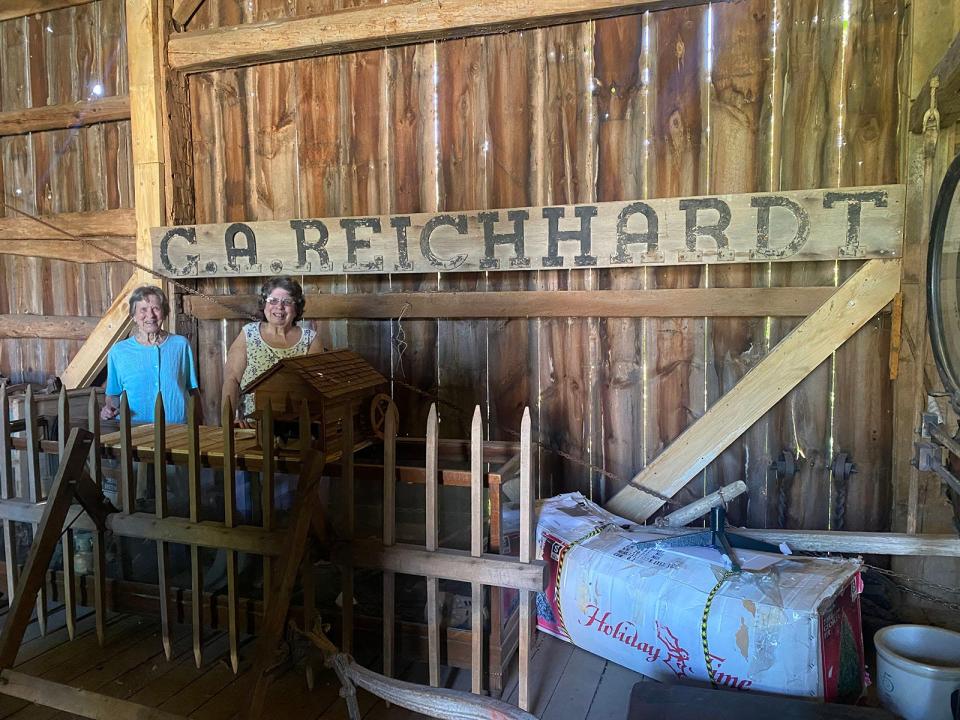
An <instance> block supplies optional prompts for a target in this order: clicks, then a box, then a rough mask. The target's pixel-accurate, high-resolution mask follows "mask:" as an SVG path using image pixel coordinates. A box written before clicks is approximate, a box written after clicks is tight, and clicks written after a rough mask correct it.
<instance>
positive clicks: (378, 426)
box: [370, 393, 400, 440]
mask: <svg viewBox="0 0 960 720" xmlns="http://www.w3.org/2000/svg"><path fill="white" fill-rule="evenodd" d="M391 411H392V412H393V419H394V421H395V423H396V425H399V424H400V413H399V412H397V406H396V405H394V404H393V398H391V397H390V396H389V395H387V394H386V393H377V394H376V395H374V396H373V400H371V401H370V427H371V428H372V429H373V434H374V435H376V436H377V439H378V440H383V437H384V431H385V430H386V427H387V412H391ZM396 425H395V427H396Z"/></svg>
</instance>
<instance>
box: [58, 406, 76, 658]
mask: <svg viewBox="0 0 960 720" xmlns="http://www.w3.org/2000/svg"><path fill="white" fill-rule="evenodd" d="M57 430H58V432H57V445H58V447H59V451H60V462H63V461H64V457H65V455H64V453H65V452H66V449H67V435H68V434H69V432H70V399H69V398H68V397H67V389H66V388H60V397H59V398H58V400H57ZM62 547H63V605H64V611H65V615H66V623H67V636H68V637H69V638H70V639H71V640H73V638H74V637H76V634H77V598H76V573H75V572H74V567H73V555H74V549H75V543H74V537H73V530H71V529H70V528H67V530H66V532H64V533H63V541H62Z"/></svg>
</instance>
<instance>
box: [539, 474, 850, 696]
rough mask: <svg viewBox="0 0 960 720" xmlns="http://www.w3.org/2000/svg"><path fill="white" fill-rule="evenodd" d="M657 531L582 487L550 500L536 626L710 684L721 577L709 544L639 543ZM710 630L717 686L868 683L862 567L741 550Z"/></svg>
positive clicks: (667, 677)
mask: <svg viewBox="0 0 960 720" xmlns="http://www.w3.org/2000/svg"><path fill="white" fill-rule="evenodd" d="M657 537H658V536H657V535H656V534H654V533H652V532H650V531H649V530H648V531H645V530H644V528H643V526H638V525H634V524H632V523H630V522H629V521H627V520H624V519H623V518H619V517H617V516H615V515H612V514H610V513H608V512H607V511H605V510H603V509H602V508H600V507H599V506H597V505H595V504H594V503H592V502H590V501H589V500H587V499H586V498H585V497H583V496H582V495H581V494H580V493H570V494H567V495H561V496H558V497H556V498H552V499H550V500H547V501H546V502H545V503H544V505H543V507H542V509H541V512H540V518H539V523H538V526H537V543H538V548H539V553H540V557H541V558H542V559H543V560H544V561H545V562H546V563H547V565H548V573H549V579H548V586H547V590H546V592H545V593H543V594H541V595H540V596H539V597H538V599H537V615H538V626H539V627H540V629H541V630H544V631H545V632H549V633H550V634H552V635H555V636H557V637H559V638H561V639H564V640H568V641H571V642H573V643H574V644H576V645H578V646H580V647H582V648H584V649H586V650H589V651H591V652H594V653H596V654H598V655H600V656H602V657H605V658H607V659H609V660H612V661H614V662H616V663H619V664H621V665H624V666H626V667H629V668H631V669H633V670H636V671H638V672H640V673H643V674H644V675H646V676H648V677H651V678H655V679H657V680H663V681H682V682H691V683H701V684H709V677H708V673H707V663H706V660H705V653H704V643H703V636H702V633H701V623H702V621H703V617H704V609H705V606H706V602H707V597H708V595H709V594H710V592H711V591H712V590H713V589H714V587H715V586H717V584H718V582H719V580H720V579H721V578H722V577H723V576H724V574H725V572H726V570H727V567H726V565H725V562H724V558H723V557H722V556H721V555H720V553H719V552H717V551H715V550H714V549H712V548H703V547H687V548H666V547H660V546H657V545H653V546H649V545H642V546H641V545H640V543H646V542H647V541H649V540H651V539H656V538H657ZM737 558H738V560H739V562H740V563H741V565H742V566H743V568H744V569H743V572H741V573H739V574H736V575H733V576H731V577H729V578H727V579H726V580H725V581H724V582H723V583H722V584H721V585H720V587H719V589H718V590H717V593H716V595H715V596H714V599H713V602H712V605H711V607H710V611H709V613H708V615H707V618H706V636H707V640H708V647H709V654H710V657H711V661H712V666H713V670H714V673H715V675H714V680H715V682H716V684H717V685H723V686H727V687H730V688H736V689H738V690H744V691H761V692H770V693H780V694H786V695H796V696H803V697H811V698H821V699H825V700H828V701H853V700H855V699H856V698H857V697H859V695H860V694H861V692H862V690H863V681H864V672H863V638H862V633H861V626H860V599H859V595H860V590H861V589H862V586H861V584H860V576H859V568H860V563H859V562H858V561H854V560H845V559H825V558H807V557H794V556H784V555H774V554H769V553H759V552H753V551H743V550H741V551H738V552H737Z"/></svg>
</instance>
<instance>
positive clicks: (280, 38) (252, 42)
mask: <svg viewBox="0 0 960 720" xmlns="http://www.w3.org/2000/svg"><path fill="white" fill-rule="evenodd" d="M697 4H702V0H542V1H541V2H536V3H520V2H516V0H484V2H475V0H444V1H443V2H437V0H411V1H409V2H403V3H397V4H391V5H372V6H369V7H360V8H349V9H345V10H341V11H337V12H332V13H328V14H325V15H317V16H314V17H303V18H291V19H288V20H269V21H264V22H258V23H250V24H246V25H236V26H232V27H221V28H215V29H212V30H203V31H198V32H187V33H181V34H179V35H173V36H171V37H170V42H169V44H168V46H167V59H168V63H169V65H170V67H171V68H172V69H173V70H178V71H182V72H204V71H207V70H221V69H226V68H235V67H241V66H244V65H256V64H259V63H270V62H280V61H284V60H297V59H300V58H307V57H317V56H319V55H331V54H336V53H344V52H356V51H358V50H369V49H373V48H384V47H391V46H395V45H408V44H411V43H421V42H428V41H431V40H447V39H451V38H461V37H466V36H469V35H485V34H490V33H496V32H504V31H507V30H518V29H523V28H530V27H541V26H545V25H556V24H561V23H569V22H575V21H578V20H585V19H588V18H602V17H610V16H614V15H624V14H628V13H639V12H644V11H646V10H659V9H663V8H668V7H681V6H687V5H697Z"/></svg>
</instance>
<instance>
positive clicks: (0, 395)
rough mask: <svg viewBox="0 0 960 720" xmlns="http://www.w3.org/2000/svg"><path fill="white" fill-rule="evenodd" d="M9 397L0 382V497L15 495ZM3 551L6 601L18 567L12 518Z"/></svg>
mask: <svg viewBox="0 0 960 720" xmlns="http://www.w3.org/2000/svg"><path fill="white" fill-rule="evenodd" d="M10 445H11V438H10V398H9V396H8V395H7V384H6V383H2V384H0V499H3V500H10V499H12V498H14V497H16V491H15V490H14V485H13V458H12V454H11V452H10ZM3 551H4V560H5V561H6V568H7V572H6V575H7V603H8V604H9V603H12V602H13V599H14V597H15V596H16V590H17V579H18V577H19V574H20V567H19V564H18V562H17V540H16V527H15V526H14V524H13V521H12V520H4V521H3Z"/></svg>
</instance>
